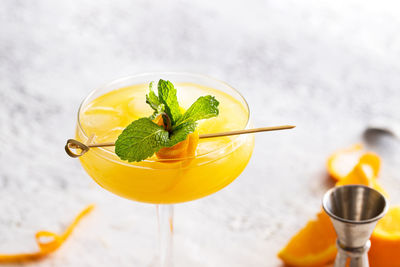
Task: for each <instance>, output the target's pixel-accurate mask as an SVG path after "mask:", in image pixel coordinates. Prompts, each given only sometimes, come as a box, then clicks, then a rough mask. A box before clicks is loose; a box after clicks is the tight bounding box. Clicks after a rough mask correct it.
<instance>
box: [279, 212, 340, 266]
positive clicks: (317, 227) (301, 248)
mask: <svg viewBox="0 0 400 267" xmlns="http://www.w3.org/2000/svg"><path fill="white" fill-rule="evenodd" d="M335 240H336V233H335V230H334V229H333V226H332V223H331V222H330V219H329V217H328V215H326V213H325V212H323V211H321V212H320V213H318V214H317V218H316V219H315V220H311V221H309V222H308V223H307V225H306V226H305V227H304V228H303V229H301V230H300V231H299V232H298V233H297V234H296V235H295V236H293V237H292V239H291V240H290V241H289V243H288V244H287V245H286V247H284V248H283V249H282V250H281V251H280V252H279V253H278V257H279V258H281V259H282V260H283V261H284V262H285V264H287V265H289V266H323V265H326V264H328V263H330V262H332V261H333V260H334V259H335V256H336V252H337V250H336V245H335Z"/></svg>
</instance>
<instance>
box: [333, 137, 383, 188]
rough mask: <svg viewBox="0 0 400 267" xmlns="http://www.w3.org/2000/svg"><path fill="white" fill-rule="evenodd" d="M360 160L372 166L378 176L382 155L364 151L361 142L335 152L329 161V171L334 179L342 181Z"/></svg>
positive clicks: (375, 175)
mask: <svg viewBox="0 0 400 267" xmlns="http://www.w3.org/2000/svg"><path fill="white" fill-rule="evenodd" d="M359 162H361V163H363V164H366V165H368V166H370V168H371V172H372V174H373V175H374V177H375V178H377V177H378V174H379V170H380V166H381V159H380V157H379V156H378V155H377V154H375V153H373V152H364V151H363V146H362V145H361V144H356V145H353V146H351V147H349V148H345V149H341V150H338V151H336V152H335V153H333V154H332V155H331V156H330V157H329V158H328V161H327V169H328V173H329V175H330V176H331V177H332V179H333V180H335V181H340V180H341V179H343V178H345V177H346V176H347V175H348V174H349V173H350V172H351V171H352V169H353V168H354V166H355V165H357V163H359Z"/></svg>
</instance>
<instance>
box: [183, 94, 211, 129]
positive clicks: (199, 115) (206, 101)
mask: <svg viewBox="0 0 400 267" xmlns="http://www.w3.org/2000/svg"><path fill="white" fill-rule="evenodd" d="M218 105H219V102H218V100H216V99H215V97H213V96H211V95H207V96H201V97H199V98H198V99H197V100H196V102H194V103H193V104H192V105H191V106H190V108H189V109H188V110H186V112H185V113H184V114H183V116H182V117H181V118H180V119H179V120H178V121H177V123H176V125H177V126H179V125H180V124H183V123H187V122H196V121H198V120H202V119H209V118H212V117H216V116H218V113H219V111H218Z"/></svg>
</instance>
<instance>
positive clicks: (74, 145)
mask: <svg viewBox="0 0 400 267" xmlns="http://www.w3.org/2000/svg"><path fill="white" fill-rule="evenodd" d="M294 127H296V126H293V125H281V126H271V127H261V128H253V129H245V130H237V131H229V132H222V133H211V134H201V135H199V139H203V138H214V137H221V136H230V135H240V134H248V133H259V132H270V131H280V130H288V129H293V128H294ZM93 139H94V135H92V136H90V137H89V139H88V141H87V142H86V144H83V143H81V142H79V141H77V140H75V139H68V140H67V144H66V145H65V152H67V154H68V155H69V156H70V157H73V158H78V157H80V156H82V155H83V154H85V153H86V152H88V151H89V149H90V148H92V147H107V146H115V143H114V142H109V143H97V144H96V143H92V142H93ZM71 149H79V150H80V153H75V152H73V151H72V150H71Z"/></svg>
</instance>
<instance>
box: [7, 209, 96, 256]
mask: <svg viewBox="0 0 400 267" xmlns="http://www.w3.org/2000/svg"><path fill="white" fill-rule="evenodd" d="M93 208H94V204H91V205H89V206H87V207H86V208H85V209H84V210H82V211H81V212H80V213H79V214H78V215H77V216H76V217H75V220H74V221H73V222H72V223H71V224H70V225H69V226H68V227H67V229H66V230H65V231H64V233H63V234H61V235H59V234H56V233H53V232H49V231H39V232H37V233H36V235H35V239H36V243H37V245H38V247H39V251H38V252H32V253H17V254H0V263H19V262H28V261H35V260H39V259H41V258H43V257H45V256H47V255H49V254H50V253H52V252H54V251H56V250H57V249H58V248H59V247H60V246H61V245H62V244H63V243H64V241H65V240H66V239H67V238H68V237H69V236H70V234H71V233H72V231H73V230H74V228H75V227H76V226H77V225H78V223H79V222H80V220H81V219H82V218H83V217H85V216H86V215H87V214H89V213H90V212H91V211H92V210H93ZM44 238H45V239H47V240H49V239H50V241H43V239H44Z"/></svg>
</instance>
